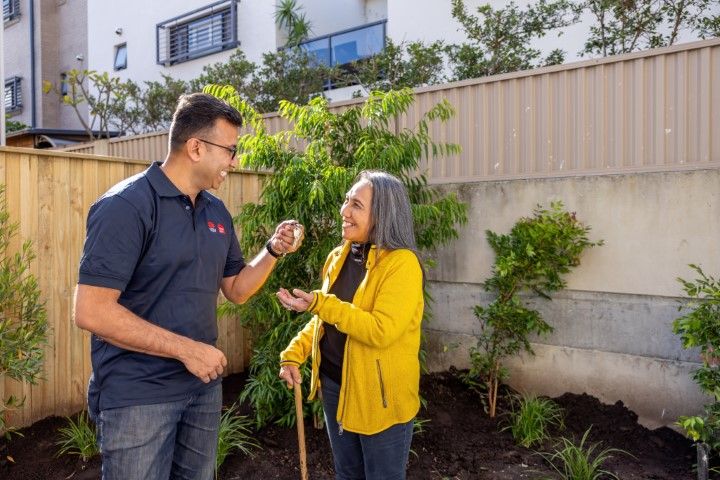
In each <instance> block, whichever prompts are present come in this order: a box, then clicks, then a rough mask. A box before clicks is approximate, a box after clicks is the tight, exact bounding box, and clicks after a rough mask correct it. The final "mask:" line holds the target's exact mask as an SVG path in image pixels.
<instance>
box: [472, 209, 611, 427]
mask: <svg viewBox="0 0 720 480" xmlns="http://www.w3.org/2000/svg"><path fill="white" fill-rule="evenodd" d="M589 231H590V227H587V226H585V225H583V224H582V223H580V222H579V221H578V220H577V218H575V214H574V213H569V212H566V211H565V210H564V209H563V204H562V202H553V203H552V204H551V206H550V209H543V208H542V206H540V205H539V206H538V207H537V208H536V209H535V210H534V212H533V216H532V217H530V218H522V219H520V220H519V221H518V222H517V223H516V224H515V225H514V226H513V228H512V230H511V231H510V233H509V234H506V235H498V234H497V233H494V232H491V231H489V230H487V231H486V232H485V234H486V236H487V239H488V243H490V246H491V247H492V249H493V251H494V252H495V264H494V265H493V276H492V277H490V278H489V279H488V280H486V281H485V283H484V284H483V286H484V288H485V290H486V291H488V292H492V293H494V294H495V295H496V298H495V300H494V301H492V302H491V303H490V304H489V305H487V306H481V305H477V306H476V307H475V309H474V313H475V316H476V317H477V318H478V320H479V321H480V335H479V336H478V343H477V346H476V347H474V348H472V349H471V351H470V361H471V365H472V367H471V372H470V376H472V377H475V378H477V379H479V380H480V381H482V382H484V383H485V387H486V392H487V403H488V413H489V415H490V417H494V416H495V410H496V405H497V390H498V385H499V383H500V382H501V380H503V379H504V378H506V376H507V371H506V370H505V369H504V368H503V366H502V360H503V359H504V358H506V357H508V356H511V355H516V354H518V353H520V352H521V351H525V352H528V353H531V354H532V353H533V350H532V347H531V346H530V340H529V335H530V334H533V333H534V334H536V335H540V334H545V333H548V332H550V331H552V327H551V326H550V325H549V324H548V323H547V322H545V320H543V318H542V317H541V315H540V313H539V312H537V311H536V310H532V309H530V308H528V307H526V306H525V305H524V303H523V301H522V300H521V298H520V294H521V293H524V292H530V293H535V294H537V295H540V296H541V297H543V298H545V299H550V296H549V294H550V293H551V292H555V291H557V290H560V289H562V288H564V287H565V280H564V279H563V275H565V274H566V273H568V272H569V271H570V270H571V269H572V268H573V267H576V266H578V265H579V264H580V256H581V255H582V253H583V251H584V250H585V249H586V248H588V247H593V246H596V245H601V244H602V241H599V242H595V243H593V242H591V241H590V240H588V237H587V234H588V232H589Z"/></svg>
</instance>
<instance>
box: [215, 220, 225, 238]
mask: <svg viewBox="0 0 720 480" xmlns="http://www.w3.org/2000/svg"><path fill="white" fill-rule="evenodd" d="M217 229H218V232H220V233H222V234H223V235H224V234H225V227H224V226H223V224H222V223H218V225H217Z"/></svg>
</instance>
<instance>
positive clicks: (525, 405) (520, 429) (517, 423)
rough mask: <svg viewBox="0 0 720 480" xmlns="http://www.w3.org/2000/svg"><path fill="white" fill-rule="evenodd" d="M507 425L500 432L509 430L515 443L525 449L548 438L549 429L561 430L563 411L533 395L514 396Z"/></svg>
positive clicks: (553, 403)
mask: <svg viewBox="0 0 720 480" xmlns="http://www.w3.org/2000/svg"><path fill="white" fill-rule="evenodd" d="M512 398H513V401H512V403H513V408H512V411H511V412H509V413H508V414H507V415H508V417H509V422H508V425H507V426H505V427H504V428H502V431H505V430H510V432H511V433H512V436H513V438H514V439H515V442H516V443H517V444H518V445H522V446H523V447H525V448H530V447H532V446H533V445H537V444H540V443H542V442H543V441H544V440H547V439H548V438H550V435H549V432H548V430H549V429H550V428H551V427H557V428H563V427H564V424H563V410H562V408H560V406H558V404H557V403H555V402H553V401H552V400H550V399H549V398H542V397H538V396H535V395H524V396H522V397H521V396H519V395H516V396H514V397H512Z"/></svg>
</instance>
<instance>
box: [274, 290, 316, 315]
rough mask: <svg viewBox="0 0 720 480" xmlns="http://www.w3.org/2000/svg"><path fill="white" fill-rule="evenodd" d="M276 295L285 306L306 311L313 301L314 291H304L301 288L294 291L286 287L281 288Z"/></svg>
mask: <svg viewBox="0 0 720 480" xmlns="http://www.w3.org/2000/svg"><path fill="white" fill-rule="evenodd" d="M275 295H277V298H278V300H280V304H281V305H282V306H283V307H285V308H286V309H287V310H292V311H295V312H304V311H305V310H307V309H308V307H309V306H310V303H312V301H313V294H312V293H307V292H303V291H302V290H300V289H299V288H294V289H293V291H292V293H290V292H289V291H288V290H287V289H285V288H281V289H280V290H278V292H277V293H276V294H275Z"/></svg>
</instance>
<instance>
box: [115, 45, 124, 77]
mask: <svg viewBox="0 0 720 480" xmlns="http://www.w3.org/2000/svg"><path fill="white" fill-rule="evenodd" d="M113 68H114V69H115V70H125V69H126V68H127V43H123V44H122V45H115V61H114V62H113Z"/></svg>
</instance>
